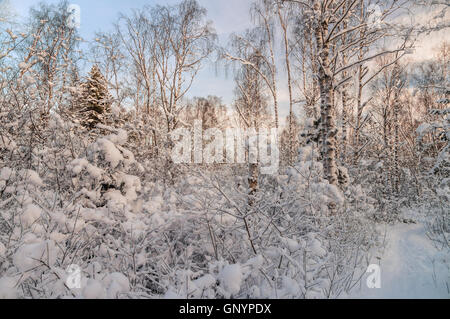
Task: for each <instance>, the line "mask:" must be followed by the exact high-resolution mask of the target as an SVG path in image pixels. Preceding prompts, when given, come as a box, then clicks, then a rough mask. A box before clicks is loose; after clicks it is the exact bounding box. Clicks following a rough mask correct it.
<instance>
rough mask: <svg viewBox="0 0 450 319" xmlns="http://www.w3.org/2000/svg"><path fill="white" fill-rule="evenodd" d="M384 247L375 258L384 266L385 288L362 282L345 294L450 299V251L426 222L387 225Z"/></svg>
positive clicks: (374, 261)
mask: <svg viewBox="0 0 450 319" xmlns="http://www.w3.org/2000/svg"><path fill="white" fill-rule="evenodd" d="M385 231H386V241H385V242H386V244H385V246H384V249H383V250H381V251H380V252H379V253H378V254H375V255H374V256H373V258H372V263H373V264H379V265H380V269H381V288H379V289H378V288H372V289H369V288H368V287H367V284H366V283H367V277H368V276H369V275H370V274H367V275H366V276H364V278H363V280H362V281H361V283H360V285H359V286H357V287H355V288H354V289H353V290H352V291H351V293H350V295H348V296H342V297H344V298H370V299H379V298H404V299H412V298H417V299H429V298H440V299H442V298H445V299H450V252H449V251H448V250H445V249H444V250H439V249H437V248H436V247H435V246H434V245H433V242H432V241H431V240H430V239H429V238H428V237H427V235H426V230H425V227H424V226H423V225H422V224H404V223H400V224H397V225H394V226H386V230H385Z"/></svg>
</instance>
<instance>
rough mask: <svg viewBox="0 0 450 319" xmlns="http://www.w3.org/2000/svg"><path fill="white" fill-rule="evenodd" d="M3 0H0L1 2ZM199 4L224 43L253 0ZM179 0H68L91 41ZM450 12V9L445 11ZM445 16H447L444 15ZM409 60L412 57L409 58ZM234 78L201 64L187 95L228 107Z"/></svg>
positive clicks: (422, 54)
mask: <svg viewBox="0 0 450 319" xmlns="http://www.w3.org/2000/svg"><path fill="white" fill-rule="evenodd" d="M1 1H2V0H0V2H1ZM9 1H10V4H11V5H12V7H13V9H14V10H15V12H16V14H17V15H18V16H20V17H26V16H27V14H28V11H29V9H30V8H31V7H32V6H34V5H37V4H38V3H39V2H40V0H9ZM198 1H199V3H200V5H201V6H203V7H204V8H206V9H207V11H208V13H207V17H208V19H209V20H212V21H213V25H214V27H215V29H216V32H217V34H218V35H219V41H220V43H221V44H226V43H227V41H228V40H229V37H230V35H231V33H233V32H236V33H239V32H242V31H244V30H245V29H246V28H249V27H251V25H252V23H251V19H250V15H249V9H250V5H251V3H252V1H253V0H198ZM45 2H46V3H49V4H53V3H58V2H59V0H45ZM179 2H180V0H129V1H127V0H72V1H70V0H69V3H72V4H77V5H79V6H80V8H81V27H80V29H79V32H80V34H81V36H82V37H83V38H84V39H85V40H88V41H89V40H92V39H93V38H94V35H95V32H97V31H108V30H110V29H111V28H112V25H113V23H114V22H115V21H116V20H117V18H118V16H119V14H120V13H123V14H127V13H130V12H131V10H132V9H139V8H142V7H143V6H144V5H156V4H160V5H167V4H169V5H173V4H176V3H179ZM449 11H450V10H449ZM448 14H450V12H448ZM429 17H430V14H429V12H425V11H422V12H419V13H416V14H415V15H414V17H413V18H414V20H415V21H416V22H419V21H421V22H424V21H426V20H427V19H429ZM446 18H447V17H446ZM446 32H448V31H446V30H443V31H441V32H438V33H435V34H431V35H426V36H424V37H423V38H422V39H420V41H419V42H418V43H417V49H416V53H415V54H414V55H413V56H412V59H413V60H423V59H427V58H430V57H431V56H432V55H433V54H434V47H435V46H436V45H437V44H438V43H439V42H441V41H442V40H443V39H445V38H449V37H448V36H447V34H446ZM410 59H411V57H410ZM279 73H280V74H279V77H280V81H279V84H278V86H279V87H278V93H279V97H278V100H279V104H280V119H281V120H283V118H284V117H286V116H287V115H288V104H289V98H288V91H287V83H284V82H286V80H285V77H284V76H283V73H284V70H280V72H279ZM233 91H234V79H233V75H232V72H224V70H223V68H221V67H219V68H218V67H217V65H215V64H214V62H213V61H208V62H206V63H205V64H204V66H203V69H202V70H201V71H200V73H199V74H198V76H197V78H196V80H195V82H194V85H193V86H192V88H191V90H190V92H189V94H188V97H195V96H208V95H216V96H219V97H221V98H222V99H223V102H224V103H225V104H226V105H228V106H230V105H231V104H232V102H233V98H234V94H233Z"/></svg>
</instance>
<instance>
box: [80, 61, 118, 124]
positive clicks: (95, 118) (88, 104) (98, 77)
mask: <svg viewBox="0 0 450 319" xmlns="http://www.w3.org/2000/svg"><path fill="white" fill-rule="evenodd" d="M81 89H82V101H81V108H80V111H79V112H80V118H81V123H82V124H83V126H85V127H88V128H90V129H92V128H94V127H95V126H96V125H97V124H98V123H104V122H105V120H106V117H107V116H108V114H109V113H110V112H111V102H112V97H111V95H110V93H109V91H108V84H107V81H106V79H105V77H104V76H103V74H102V73H101V72H100V69H99V68H98V66H97V65H94V66H93V67H92V69H91V71H90V72H89V75H88V78H87V81H86V82H85V83H83V84H82V88H81Z"/></svg>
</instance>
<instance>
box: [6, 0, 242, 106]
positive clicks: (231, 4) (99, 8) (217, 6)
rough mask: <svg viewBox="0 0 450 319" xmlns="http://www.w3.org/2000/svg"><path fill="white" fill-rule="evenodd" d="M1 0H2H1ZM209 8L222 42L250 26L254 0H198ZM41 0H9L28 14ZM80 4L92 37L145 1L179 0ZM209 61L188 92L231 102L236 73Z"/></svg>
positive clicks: (149, 1)
mask: <svg viewBox="0 0 450 319" xmlns="http://www.w3.org/2000/svg"><path fill="white" fill-rule="evenodd" d="M0 1H1V0H0ZM198 1H199V3H200V4H201V5H202V6H203V7H205V8H206V9H207V10H208V19H210V20H212V21H213V22H214V27H215V29H216V31H217V33H218V35H219V39H220V42H221V43H226V42H227V41H228V39H229V36H230V34H231V33H232V32H240V31H243V30H245V29H246V28H247V27H250V26H251V23H250V16H249V13H248V12H249V8H250V4H251V0H198ZM39 2H41V1H39V0H10V4H11V5H12V7H13V8H14V10H15V12H16V13H17V15H19V16H21V17H26V16H27V14H28V11H29V9H30V8H31V7H32V6H34V5H37V4H38V3H39ZM44 2H45V3H49V4H53V3H58V2H59V0H45V1H44ZM69 2H70V3H73V4H77V5H79V6H80V8H81V28H80V30H79V31H80V34H81V36H82V37H83V38H84V39H85V40H92V39H93V37H94V34H95V32H96V31H108V30H109V29H110V28H111V27H112V24H113V22H115V21H116V20H117V17H118V15H119V13H124V14H127V13H129V12H130V11H131V10H132V9H139V8H142V7H143V6H144V5H155V4H170V5H171V4H176V3H178V2H179V0H131V1H126V0H73V1H69ZM216 70H217V68H216V67H215V66H214V64H213V63H212V62H207V63H206V64H205V65H204V67H203V69H202V70H201V72H200V73H199V75H198V78H197V79H196V81H195V83H194V86H193V87H192V89H191V91H190V93H189V96H190V97H193V96H207V95H217V96H220V97H222V98H223V101H224V102H225V103H226V104H227V105H230V104H231V103H232V101H233V89H234V83H233V75H232V74H231V72H230V74H229V75H228V76H226V75H225V72H223V71H222V70H220V68H219V70H218V71H219V72H216Z"/></svg>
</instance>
